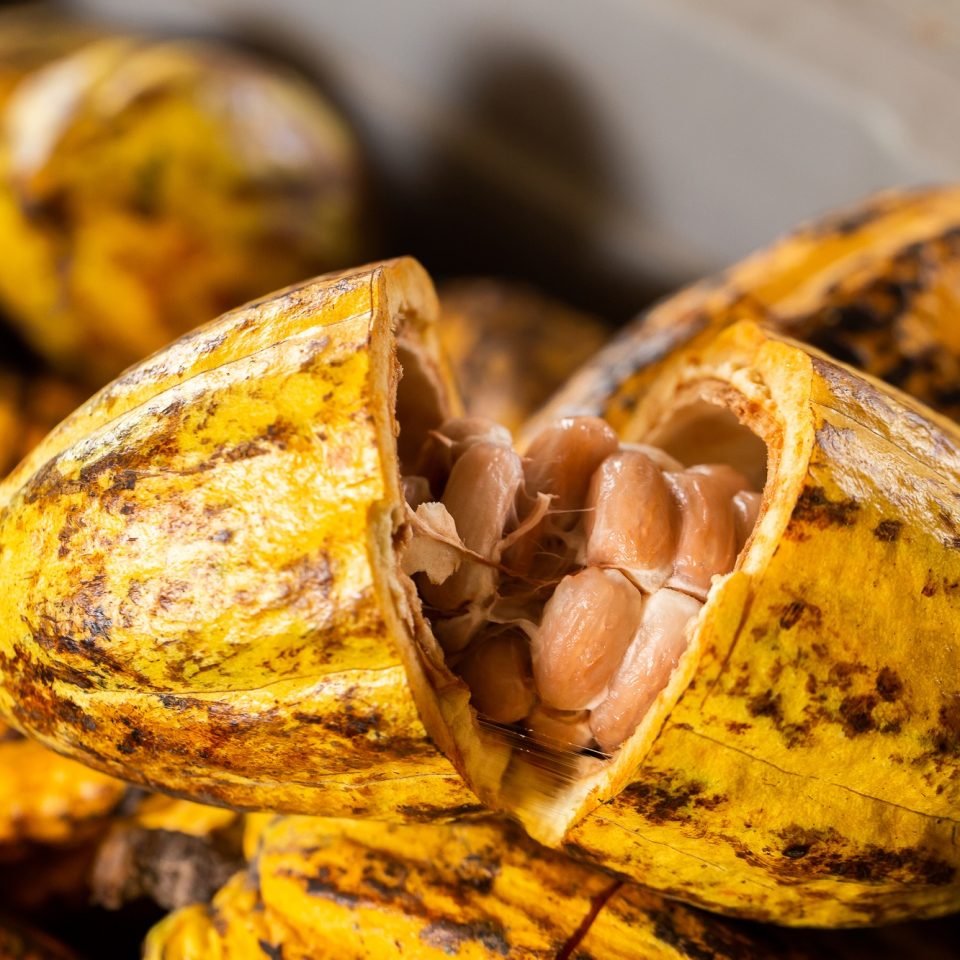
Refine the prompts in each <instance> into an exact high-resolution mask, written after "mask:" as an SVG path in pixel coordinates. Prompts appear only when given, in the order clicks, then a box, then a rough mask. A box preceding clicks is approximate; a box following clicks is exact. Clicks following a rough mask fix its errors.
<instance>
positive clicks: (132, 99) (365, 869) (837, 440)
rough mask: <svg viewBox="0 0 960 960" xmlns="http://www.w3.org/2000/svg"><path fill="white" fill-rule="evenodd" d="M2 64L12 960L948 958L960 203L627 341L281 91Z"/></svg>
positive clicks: (0, 570) (10, 59) (868, 205)
mask: <svg viewBox="0 0 960 960" xmlns="http://www.w3.org/2000/svg"><path fill="white" fill-rule="evenodd" d="M0 55H2V56H0V115H2V120H3V123H2V135H0V243H2V244H3V250H4V254H5V256H4V257H3V258H2V260H0V309H2V311H3V318H4V324H5V330H4V332H3V333H2V336H3V337H4V338H5V339H4V340H3V350H4V353H3V360H2V364H0V475H5V476H6V479H4V480H3V481H2V482H0V718H2V724H3V725H2V727H0V890H2V893H3V899H2V914H3V916H2V917H0V958H2V957H7V956H9V957H22V958H26V957H38V958H43V957H51V958H52V957H69V956H90V957H93V956H97V957H114V956H116V957H129V956H135V955H137V952H138V951H139V950H140V949H141V947H140V941H141V940H142V941H143V945H142V951H143V956H145V957H147V958H150V960H161V958H164V960H201V958H223V960H230V958H232V960H240V958H250V960H254V958H260V957H269V958H283V960H295V958H304V960H306V958H319V957H338V958H339V957H344V958H350V957H357V958H363V957H379V956H383V957H394V956H404V955H405V956H412V957H425V958H429V957H438V958H439V957H449V956H459V957H465V958H466V957H470V958H473V957H476V958H481V957H520V958H528V957H529V958H540V957H543V958H547V957H556V958H581V960H587V958H596V960H602V958H634V957H655V958H679V957H693V958H724V957H730V958H735V957H764V956H787V957H798V958H799V957H812V956H814V955H816V956H818V957H824V956H825V957H837V958H855V957H867V956H869V957H879V956H906V955H908V954H910V953H920V954H921V955H922V956H925V957H927V956H929V957H938V956H943V957H948V956H953V955H955V954H954V953H953V952H952V950H953V944H954V943H955V938H956V936H957V932H958V930H960V928H958V927H957V925H956V923H955V922H954V921H952V920H951V919H950V918H949V916H948V915H949V914H951V913H953V912H954V911H958V910H960V873H958V871H960V848H958V846H957V843H956V839H955V837H956V832H955V828H956V824H957V822H958V820H960V670H958V666H960V655H958V654H957V653H956V648H955V644H954V641H953V637H952V632H953V629H954V624H956V623H958V622H960V619H955V618H954V616H953V613H954V611H957V610H960V606H958V605H960V552H958V551H960V501H958V497H960V427H958V426H956V425H955V421H956V420H957V419H960V340H958V338H957V335H956V333H955V329H954V327H955V326H956V323H957V322H958V321H960V188H952V187H943V188H931V189H926V190H916V191H904V192H891V193H888V194H884V195H881V196H878V197H874V198H871V199H869V200H867V201H865V202H862V203H860V204H859V205H857V206H855V207H852V208H850V209H849V210H846V211H844V212H842V213H839V214H836V215H833V216H831V217H828V218H825V219H823V220H820V221H818V222H816V223H813V224H811V225H808V226H805V227H802V228H800V229H799V230H797V231H796V232H795V233H793V234H791V235H790V236H788V237H786V238H784V239H783V240H780V241H778V242H777V243H775V244H774V245H773V246H772V247H770V248H769V249H768V250H765V251H763V252H761V253H758V254H756V255H754V256H752V257H750V258H748V259H747V260H745V261H743V262H742V263H740V264H738V265H736V266H734V267H732V268H731V269H730V270H728V271H727V272H726V273H725V274H723V275H722V276H720V277H717V278H714V279H711V280H707V281H704V282H702V283H700V284H698V285H695V286H693V287H690V288H688V289H686V290H683V291H681V292H679V293H677V294H675V295H674V296H672V297H670V298H669V299H667V300H665V301H663V302H661V303H660V304H658V305H656V306H654V307H653V308H652V309H650V310H649V311H647V312H646V313H644V314H643V315H641V316H640V317H639V318H638V319H637V320H636V321H634V322H633V323H632V324H630V325H629V326H628V327H626V328H625V329H623V330H622V331H621V332H620V333H619V334H617V335H616V336H614V337H613V339H612V340H611V341H610V342H609V343H608V344H607V345H606V346H603V344H604V341H605V340H606V339H607V336H608V334H607V328H606V326H605V325H604V324H603V323H601V322H600V321H599V320H597V319H595V318H592V317H588V316H584V315H582V314H580V313H577V312H575V311H573V310H570V309H568V308H566V307H564V306H562V305H560V304H557V303H554V302H553V301H551V300H549V299H548V298H546V297H544V296H542V295H540V294H538V293H537V292H535V291H532V290H529V289H526V288H520V287H517V286H515V285H505V284H502V283H498V282H496V281H490V280H480V281H461V282H458V283H455V284H451V285H449V286H447V287H445V288H441V291H440V295H439V296H438V294H437V292H436V291H435V289H434V286H433V283H432V282H431V280H430V278H429V277H428V276H427V274H426V273H425V271H424V270H423V268H422V267H420V266H419V264H418V263H416V261H414V260H411V259H400V260H389V261H382V262H377V263H373V264H371V265H368V266H365V267H355V268H350V267H349V265H350V264H351V263H356V262H358V261H360V260H362V259H363V257H364V256H365V255H366V253H367V252H368V251H369V250H370V249H371V245H370V244H369V242H368V241H367V240H365V238H366V237H368V236H370V235H371V234H370V225H369V217H368V210H367V204H368V201H367V195H366V188H365V174H364V172H363V163H362V160H361V156H360V152H359V149H358V148H357V146H356V144H355V141H354V138H353V136H352V134H351V133H350V130H349V128H348V127H347V126H346V125H345V124H344V123H343V121H342V120H341V119H340V118H339V117H337V115H336V114H335V113H334V112H333V111H332V110H331V108H330V107H329V106H328V105H327V104H326V103H325V102H324V101H323V100H322V98H320V97H319V95H318V94H316V93H315V92H314V91H313V89H312V88H311V87H310V86H309V85H307V84H305V83H304V82H302V81H300V80H298V79H296V78H293V77H291V76H288V75H287V74H285V73H284V72H283V71H282V70H277V69H276V68H274V67H272V66H265V65H263V64H261V63H259V62H258V61H255V60H251V59H249V58H246V57H243V56H240V55H238V54H236V53H233V52H228V51H225V50H224V49H222V48H220V47H217V46H212V45H208V44H197V43H195V42H189V43H187V42H180V41H165V42H162V43H161V42H152V41H148V40H143V39H140V38H133V37H129V36H119V35H116V34H108V33H106V32H104V31H102V30H99V29H98V30H94V29H88V28H85V27H80V26H76V25H66V24H63V23H61V22H60V21H47V20H43V19H40V20H38V19H37V18H36V17H35V16H31V17H29V18H23V17H21V16H19V15H18V16H16V17H10V18H9V19H7V21H6V22H4V21H2V20H0ZM330 270H339V271H340V272H337V273H329V272H328V271H330ZM314 275H319V276H316V278H315V279H304V278H306V277H311V276H314ZM291 283H292V284H294V286H289V287H286V288H285V289H282V290H280V291H279V292H276V293H271V291H272V290H274V289H275V288H277V287H282V286H283V285H284V284H291ZM251 297H256V298H258V299H256V300H255V301H252V302H250V303H248V304H247V305H246V306H238V305H239V304H242V303H243V302H244V301H245V300H249V299H250V298H251ZM227 308H232V309H229V312H227V313H224V314H222V315H221V316H220V317H219V318H218V319H214V320H212V321H211V320H210V318H211V317H213V316H215V315H216V314H217V313H219V312H221V311H222V310H223V309H227ZM177 336H179V339H173V338H175V337H177ZM171 340H172V342H169V341H171ZM151 351H157V352H154V353H152V355H150V356H146V355H147V354H149V353H150V352H151ZM144 357H146V358H145V359H144ZM131 363H133V364H134V365H133V366H131V367H129V368H128V369H127V370H126V371H125V372H121V370H122V368H123V367H125V366H127V365H128V364H131ZM111 378H115V379H112V380H111ZM108 381H109V382H108ZM93 390H98V391H99V392H97V393H95V394H94V395H93V396H92V397H90V398H89V399H86V398H87V397H88V396H89V394H90V393H91V391H93ZM938 917H940V918H944V919H940V920H936V921H931V918H938ZM919 920H926V921H927V922H926V923H925V924H919V923H907V921H919ZM890 924H895V926H887V925H890ZM150 927H152V929H149V932H147V931H148V928H150ZM837 927H857V928H865V929H861V930H858V931H844V932H839V933H838V932H829V933H828V932H824V931H822V930H820V931H813V930H811V929H809V928H837ZM788 928H807V929H803V930H801V929H788ZM876 928H881V929H876ZM51 936H53V937H59V938H60V939H62V940H63V941H65V943H66V945H65V944H64V943H57V942H55V940H54V939H51Z"/></svg>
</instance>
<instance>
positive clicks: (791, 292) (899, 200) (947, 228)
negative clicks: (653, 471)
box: [525, 185, 960, 439]
mask: <svg viewBox="0 0 960 960" xmlns="http://www.w3.org/2000/svg"><path fill="white" fill-rule="evenodd" d="M958 289H960V186H954V185H948V186H942V187H929V188H922V189H914V190H900V191H896V190H892V191H888V192H885V193H881V194H878V195H876V196H872V197H869V198H868V199H866V200H864V201H862V202H860V203H859V204H857V205H854V206H852V207H850V208H848V209H846V210H843V211H840V212H839V213H833V214H830V215H828V216H825V217H823V218H821V219H819V220H815V221H813V222H812V223H810V224H807V225H805V226H802V227H800V228H799V229H798V230H796V231H795V232H794V233H792V234H789V235H788V236H786V237H784V238H783V239H782V240H780V241H778V242H776V243H774V244H772V245H771V246H770V247H769V248H767V249H764V250H761V251H760V252H758V253H756V254H754V255H752V256H750V257H748V258H747V259H745V260H743V261H741V262H740V263H737V264H735V265H734V266H732V267H730V268H729V269H728V270H726V271H724V272H723V273H722V274H720V275H718V276H716V277H713V278H710V279H707V280H704V281H702V282H700V283H697V284H695V285H693V286H691V287H689V288H687V289H685V290H682V291H681V292H680V293H677V294H675V295H673V296H671V297H669V298H667V299H666V300H664V301H663V302H662V303H660V304H657V305H656V306H654V307H653V308H652V309H650V310H649V311H647V312H646V313H644V314H642V315H641V316H640V317H638V318H637V320H636V321H634V322H633V323H632V324H630V325H629V326H628V327H626V328H625V329H624V330H623V331H622V332H621V333H620V334H618V335H617V336H616V337H614V338H613V339H612V340H611V341H610V343H609V344H608V345H607V346H606V347H605V348H604V349H602V350H601V351H599V352H598V353H597V354H596V355H595V357H594V358H593V359H592V360H590V361H588V362H587V363H586V364H585V365H584V366H583V367H582V368H581V369H580V370H579V371H578V372H577V373H576V374H574V375H573V376H571V377H570V379H569V380H568V381H567V383H566V384H564V385H563V386H562V387H561V388H560V389H559V391H558V393H557V394H556V395H555V396H554V397H553V398H552V399H551V400H550V401H549V402H548V403H547V404H546V405H545V406H544V407H543V408H542V409H541V411H540V413H539V415H538V416H537V417H535V418H534V419H533V420H532V421H531V422H530V423H529V424H528V425H527V428H526V430H525V433H526V436H527V438H528V439H529V438H532V437H533V436H534V435H535V433H536V431H537V429H538V428H539V425H540V424H541V423H544V422H550V421H552V420H553V419H555V418H557V417H559V416H570V415H573V414H588V415H592V416H603V417H604V418H605V419H607V420H608V421H609V422H610V423H611V424H613V425H614V426H615V427H620V426H623V425H624V424H626V423H627V422H628V421H629V419H630V416H631V412H632V411H633V409H634V408H635V407H636V405H637V402H638V401H639V399H640V398H641V397H642V396H643V394H644V393H645V391H646V390H647V388H648V386H649V384H650V382H651V380H652V378H653V377H654V376H655V375H656V373H655V368H656V365H657V364H658V363H659V362H660V361H661V360H663V359H664V358H665V357H666V356H668V355H669V354H670V352H671V351H673V350H676V349H679V348H680V347H682V346H684V345H686V344H688V343H690V342H691V341H692V340H693V338H694V337H696V336H697V335H698V334H700V333H702V332H704V331H705V330H710V329H712V330H718V329H721V328H723V327H724V326H728V325H729V324H731V323H734V322H736V321H737V320H744V319H749V320H755V321H757V322H758V323H763V324H766V325H769V326H771V327H773V328H774V329H776V330H779V331H781V332H783V333H785V334H787V335H788V336H791V337H794V338H795V339H798V340H803V341H805V342H809V343H811V344H813V345H814V346H815V347H818V348H819V349H822V350H824V351H826V352H827V353H829V354H831V355H832V356H835V357H837V358H838V359H840V360H841V361H843V362H845V363H851V364H853V365H855V366H857V367H859V368H860V369H862V370H865V371H866V372H867V373H869V374H872V375H873V376H876V377H879V378H881V379H883V380H886V381H887V382H889V383H892V384H893V385H894V386H897V387H899V388H901V389H903V390H905V391H906V392H908V393H910V394H912V395H913V396H915V397H917V398H918V399H920V400H922V401H923V402H924V403H926V404H928V405H929V406H931V407H933V408H934V409H935V410H939V411H940V412H942V413H944V414H946V415H947V416H950V417H951V418H953V419H960V395H958V393H957V386H956V385H957V383H958V382H960V334H958V330H960V301H958V297H957V290H958Z"/></svg>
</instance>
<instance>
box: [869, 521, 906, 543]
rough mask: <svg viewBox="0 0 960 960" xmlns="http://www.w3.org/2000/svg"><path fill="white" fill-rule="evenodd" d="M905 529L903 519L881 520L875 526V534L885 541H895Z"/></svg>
mask: <svg viewBox="0 0 960 960" xmlns="http://www.w3.org/2000/svg"><path fill="white" fill-rule="evenodd" d="M902 530H903V521H902V520H881V521H880V522H879V523H878V524H877V525H876V526H875V527H874V528H873V535H874V536H875V537H876V538H877V539H878V540H881V541H882V542H884V543H895V542H896V541H897V540H899V539H900V532H901V531H902Z"/></svg>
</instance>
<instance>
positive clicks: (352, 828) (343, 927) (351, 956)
mask: <svg viewBox="0 0 960 960" xmlns="http://www.w3.org/2000/svg"><path fill="white" fill-rule="evenodd" d="M257 834H258V836H257V845H256V859H255V860H254V861H253V862H252V863H251V866H250V869H249V871H248V872H247V873H245V874H239V875H237V876H236V877H234V879H233V880H231V881H230V883H229V884H227V886H226V887H224V888H223V890H221V892H220V893H219V894H218V895H217V897H216V898H215V899H214V901H213V903H212V905H211V906H210V907H204V906H195V907H189V908H187V909H185V910H181V911H178V912H177V913H175V914H173V915H171V916H170V917H168V918H167V919H165V920H164V921H162V922H161V923H160V924H159V925H158V926H157V927H155V928H154V930H153V931H152V932H151V933H150V935H149V937H148V938H147V942H146V947H145V951H144V957H145V958H146V960H200V958H207V957H211V958H216V960H246V958H250V960H259V958H262V957H263V956H264V955H267V956H270V955H279V956H283V957H284V958H285V960H313V958H316V957H327V956H331V957H333V956H335V957H338V958H340V957H342V958H343V960H372V958H378V957H384V958H388V957H397V956H411V957H417V958H423V960H434V958H435V960H442V958H444V957H449V956H457V957H461V958H463V960H487V958H494V957H501V958H502V957H516V958H524V960H537V958H544V960H546V958H551V960H552V958H555V957H558V956H577V957H586V956H594V957H598V958H599V957H602V958H604V960H621V958H622V960H632V958H638V957H643V958H655V960H661V958H662V960H670V958H679V957H689V956H710V957H715V958H717V960H722V958H724V957H744V956H751V957H757V958H760V957H767V956H789V955H790V953H789V951H783V949H782V946H781V945H777V946H776V948H774V945H773V944H772V943H767V942H766V940H765V939H763V938H761V937H760V936H757V935H756V934H755V933H754V934H753V935H751V934H748V933H746V932H744V931H741V930H739V929H737V928H736V927H735V926H732V925H730V924H728V923H726V922H724V921H722V920H720V919H718V918H714V917H708V916H706V915H704V914H701V913H699V912H698V911H696V910H691V909H689V908H687V907H684V906H682V905H681V904H677V903H670V902H668V901H665V900H664V899H663V898H661V897H658V896H657V895H656V894H652V893H649V892H647V891H643V890H640V889H639V888H637V887H631V886H629V885H626V886H625V885H623V884H620V883H619V882H617V881H615V880H613V879H612V878H611V877H609V876H608V875H606V874H604V873H602V872H601V871H599V870H596V869H595V868H591V867H588V866H585V865H581V864H577V863H576V862H575V861H573V860H570V859H569V858H567V857H564V856H563V855H562V854H558V853H556V852H554V851H550V850H545V849H544V848H542V847H537V846H536V845H535V844H533V843H532V842H531V841H530V840H529V839H527V838H525V837H524V836H523V835H522V834H521V833H520V832H519V831H518V829H517V828H516V827H510V826H507V825H505V824H503V823H500V822H496V821H481V822H475V823H472V824H459V825H454V826H439V825H433V826H429V827H421V826H416V827H411V826H404V827H400V826H389V825H384V824H377V823H372V822H348V821H332V820H322V819H318V818H306V817H282V818H272V819H271V820H269V821H268V822H267V823H266V824H265V825H263V826H262V827H261V829H260V830H258V831H257ZM594 912H595V913H596V915H595V916H593V915H592V914H593V913H594ZM577 944H579V945H580V946H579V947H577ZM565 948H566V949H570V950H571V951H572V952H571V953H567V954H565V953H564V950H565ZM697 951H701V952H699V953H698V952H697ZM708 951H709V952H708Z"/></svg>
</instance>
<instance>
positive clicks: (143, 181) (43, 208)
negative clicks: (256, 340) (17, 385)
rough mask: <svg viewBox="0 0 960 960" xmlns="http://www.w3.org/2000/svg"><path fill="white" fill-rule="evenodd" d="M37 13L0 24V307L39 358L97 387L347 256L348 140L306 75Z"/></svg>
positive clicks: (359, 207) (216, 49) (351, 236)
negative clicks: (4, 53)
mask: <svg viewBox="0 0 960 960" xmlns="http://www.w3.org/2000/svg"><path fill="white" fill-rule="evenodd" d="M46 21H49V22H46ZM46 21H41V24H43V23H45V22H46V26H45V27H44V26H41V27H40V31H41V34H43V35H46V36H48V37H49V40H48V42H46V43H44V42H37V41H36V40H33V41H30V40H28V39H26V38H25V36H24V33H25V30H24V28H23V24H24V23H29V20H28V19H26V18H16V19H14V20H13V21H11V22H10V23H9V24H7V27H6V30H7V34H8V35H6V36H5V33H4V30H5V27H4V25H5V21H4V20H3V18H0V50H3V49H5V48H9V50H10V52H11V54H12V56H11V59H10V63H9V64H8V65H7V67H6V68H5V69H4V68H0V118H2V121H3V130H4V135H3V137H2V139H0V242H2V244H3V249H4V258H3V263H2V265H0V303H2V305H3V307H4V310H5V312H6V313H7V314H8V315H9V319H10V321H11V322H12V323H13V324H14V325H16V326H17V328H18V329H19V330H20V332H21V333H22V334H23V336H24V337H25V338H26V339H28V340H29V341H30V343H31V345H32V346H33V347H34V348H35V349H36V350H37V352H38V353H40V354H42V355H43V356H44V357H45V358H46V359H47V360H48V361H49V362H50V363H52V364H54V365H55V366H57V367H59V368H60V369H62V370H64V371H66V372H68V373H71V374H72V375H75V376H77V377H80V378H83V379H84V380H85V382H87V383H89V384H91V385H93V386H101V385H102V384H103V383H105V382H106V381H107V380H109V379H110V378H111V377H113V376H115V375H116V374H117V373H119V372H120V371H121V370H123V369H124V368H125V367H126V366H128V365H129V364H131V363H133V362H135V361H137V360H140V359H141V358H142V357H144V356H146V355H147V354H148V353H151V352H152V351H154V350H156V349H158V348H160V347H162V346H163V345H164V344H166V343H167V342H169V341H170V340H171V339H173V338H174V337H175V336H177V335H179V334H181V333H183V332H185V331H187V330H189V329H191V328H193V327H195V326H197V325H198V324H200V323H202V322H205V321H207V320H209V319H210V318H211V317H213V316H216V315H217V314H218V313H221V312H222V311H223V310H226V309H228V308H230V307H234V306H236V305H237V304H239V303H242V302H244V301H245V300H248V299H249V298H251V297H254V296H260V295H262V294H264V293H266V292H267V291H270V290H273V289H276V288H277V287H280V286H283V285H284V284H288V283H291V282H294V281H296V280H299V279H300V278H302V277H305V276H311V275H313V274H315V273H318V272H321V271H323V270H331V269H337V268H340V267H344V266H346V265H348V264H349V263H354V262H356V261H357V260H358V259H360V257H361V256H362V253H361V250H362V248H363V243H364V233H365V229H366V226H365V222H366V213H365V208H366V199H365V192H366V189H365V185H364V171H363V164H362V160H361V158H360V151H359V148H358V146H357V144H356V142H355V140H354V138H353V135H352V133H351V131H349V130H348V129H347V127H346V125H345V123H344V122H343V121H342V120H341V119H340V117H339V116H338V115H337V114H336V113H335V111H334V110H333V109H332V108H331V107H330V106H329V105H328V104H327V103H326V101H325V100H324V99H323V98H322V97H321V96H320V95H319V94H318V93H317V92H316V91H314V90H313V89H311V88H310V86H309V85H307V84H306V83H304V82H303V81H302V80H300V79H299V78H297V77H295V76H293V75H291V74H289V73H287V72H284V71H283V70H281V69H279V68H277V67H270V66H268V65H265V64H263V63H260V62H258V61H256V60H254V59H253V58H250V57H246V56H243V55H241V54H239V53H235V52H231V51H229V50H228V49H226V48H225V47H221V46H218V45H216V44H213V43H203V42H199V41H183V40H181V41H148V40H144V39H140V38H136V37H131V36H125V35H109V34H107V35H101V36H99V37H96V36H94V37H86V38H83V39H81V38H82V37H83V34H82V32H81V31H80V30H77V29H74V28H72V27H71V26H70V25H69V24H68V23H61V22H59V21H58V20H56V18H53V17H48V18H46Z"/></svg>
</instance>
